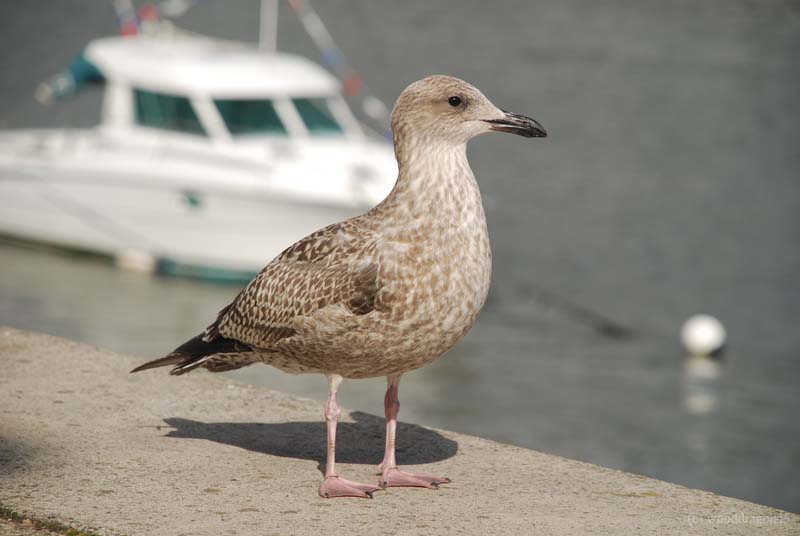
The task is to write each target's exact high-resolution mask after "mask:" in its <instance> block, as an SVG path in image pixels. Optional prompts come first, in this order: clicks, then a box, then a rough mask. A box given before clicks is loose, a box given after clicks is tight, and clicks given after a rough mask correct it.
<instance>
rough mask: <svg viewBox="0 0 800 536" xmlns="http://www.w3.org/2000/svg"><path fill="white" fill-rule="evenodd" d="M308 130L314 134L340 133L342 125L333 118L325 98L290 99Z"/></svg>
mask: <svg viewBox="0 0 800 536" xmlns="http://www.w3.org/2000/svg"><path fill="white" fill-rule="evenodd" d="M292 102H293V103H294V106H295V108H297V112H298V113H299V114H300V117H302V118H303V123H305V125H306V128H307V129H308V132H309V133H311V134H314V135H317V134H319V135H328V134H341V133H342V127H341V126H340V125H339V123H337V122H336V119H334V118H333V114H332V113H331V110H330V108H329V107H328V103H327V102H326V101H325V99H292Z"/></svg>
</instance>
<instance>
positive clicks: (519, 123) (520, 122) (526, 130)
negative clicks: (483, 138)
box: [486, 112, 547, 138]
mask: <svg viewBox="0 0 800 536" xmlns="http://www.w3.org/2000/svg"><path fill="white" fill-rule="evenodd" d="M505 113H506V116H505V117H504V118H503V119H491V120H487V121H486V122H487V123H489V124H490V125H491V127H490V128H491V129H492V130H494V131H496V132H508V133H511V134H517V135H519V136H524V137H526V138H546V137H547V131H546V130H545V129H544V127H543V126H542V125H541V124H539V122H538V121H537V120H535V119H531V118H530V117H526V116H524V115H518V114H513V113H511V112H505Z"/></svg>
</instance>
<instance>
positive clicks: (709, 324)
mask: <svg viewBox="0 0 800 536" xmlns="http://www.w3.org/2000/svg"><path fill="white" fill-rule="evenodd" d="M725 338H726V333H725V328H724V327H723V325H722V323H721V322H720V321H719V320H717V319H716V318H714V317H713V316H710V315H695V316H693V317H691V318H689V319H688V320H687V321H686V322H685V323H684V324H683V328H681V341H682V342H683V345H684V346H685V347H686V349H687V350H688V351H689V353H690V354H692V355H696V356H708V355H711V354H713V353H714V352H717V351H719V350H720V349H722V347H723V346H725Z"/></svg>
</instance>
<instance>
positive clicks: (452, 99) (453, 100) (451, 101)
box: [447, 95, 461, 108]
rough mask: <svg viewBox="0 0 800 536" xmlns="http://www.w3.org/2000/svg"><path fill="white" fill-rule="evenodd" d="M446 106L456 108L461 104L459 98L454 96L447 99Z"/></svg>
mask: <svg viewBox="0 0 800 536" xmlns="http://www.w3.org/2000/svg"><path fill="white" fill-rule="evenodd" d="M447 102H448V104H450V106H452V107H453V108H455V107H456V106H458V105H460V104H461V97H456V96H455V95H454V96H452V97H450V98H449V99H447Z"/></svg>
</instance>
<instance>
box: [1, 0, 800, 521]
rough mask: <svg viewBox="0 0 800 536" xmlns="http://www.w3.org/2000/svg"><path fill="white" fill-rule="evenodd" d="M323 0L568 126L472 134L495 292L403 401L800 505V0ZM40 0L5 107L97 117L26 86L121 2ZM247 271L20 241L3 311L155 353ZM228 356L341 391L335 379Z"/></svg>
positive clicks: (248, 20) (475, 425)
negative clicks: (108, 256)
mask: <svg viewBox="0 0 800 536" xmlns="http://www.w3.org/2000/svg"><path fill="white" fill-rule="evenodd" d="M317 4H319V5H318V6H317V8H318V10H319V12H320V15H321V16H322V17H323V19H324V20H325V22H326V23H327V24H328V26H329V29H330V31H331V32H332V33H333V35H334V36H335V37H336V38H337V40H338V41H339V43H340V45H341V47H342V49H343V50H344V52H345V53H346V54H347V56H348V57H349V58H350V60H351V61H352V63H353V65H354V66H356V67H357V68H358V69H359V71H360V73H361V75H362V76H363V77H364V78H365V79H366V80H367V82H368V83H369V84H370V86H371V87H372V88H373V90H374V91H375V92H376V93H377V94H378V95H380V96H381V97H382V98H384V99H385V100H386V101H387V102H391V101H392V100H393V99H394V98H395V97H396V95H397V93H398V92H399V91H400V90H401V89H402V87H404V86H405V85H406V84H407V83H409V82H411V81H413V80H415V79H417V78H419V77H421V76H424V75H426V74H430V73H435V72H442V73H450V74H454V75H457V76H461V77H463V78H466V79H468V80H470V81H472V82H474V83H475V84H476V85H477V86H479V87H480V88H481V89H483V90H484V92H485V93H486V94H487V95H488V96H489V97H490V98H492V99H493V100H494V101H495V102H496V103H497V104H498V105H500V106H501V107H503V108H505V109H509V110H513V111H517V112H520V113H526V114H528V115H531V116H533V117H536V118H537V119H539V120H540V121H541V122H542V123H543V124H544V125H545V127H546V128H547V129H548V132H549V133H550V137H549V138H547V139H546V140H533V141H531V140H525V139H522V138H517V137H512V136H500V135H494V136H487V137H484V138H481V139H479V140H476V141H475V142H473V144H472V145H471V147H470V158H471V162H472V166H473V169H474V170H475V173H476V175H477V176H478V179H479V182H480V183H481V187H482V190H483V193H484V199H485V204H486V209H487V217H488V220H489V225H490V233H491V237H492V246H493V251H494V257H495V261H494V262H495V264H494V279H493V288H492V293H491V296H490V301H489V303H488V305H487V307H486V309H485V311H484V313H483V315H482V316H481V318H480V320H479V322H478V325H477V326H476V327H475V328H474V329H473V331H472V332H471V333H470V334H469V335H468V336H467V337H466V339H465V340H464V341H463V342H462V343H461V344H460V345H459V346H458V347H457V348H456V349H455V350H453V351H452V352H451V353H450V354H448V355H447V356H446V357H445V358H443V359H441V360H439V361H437V362H435V363H434V364H433V365H431V366H429V367H427V368H425V369H422V370H419V371H416V372H413V373H410V374H408V375H407V376H406V377H405V378H404V380H403V384H402V386H401V391H400V394H401V401H402V404H403V406H402V413H401V418H402V419H404V420H408V421H414V422H419V423H424V424H428V425H433V426H440V427H444V428H448V429H453V430H458V431H463V432H469V433H472V434H477V435H481V436H486V437H491V438H494V439H498V440H500V441H505V442H510V443H514V444H518V445H523V446H526V447H531V448H535V449H538V450H543V451H547V452H553V453H557V454H560V455H563V456H568V457H573V458H579V459H583V460H588V461H592V462H595V463H599V464H602V465H606V466H610V467H617V468H621V469H625V470H628V471H633V472H637V473H643V474H647V475H650V476H654V477H658V478H662V479H665V480H669V481H673V482H679V483H681V484H685V485H688V486H692V487H699V488H703V489H708V490H712V491H716V492H718V493H722V494H725V495H732V496H736V497H741V498H745V499H749V500H753V501H756V502H761V503H767V504H771V505H775V506H779V507H782V508H785V509H789V510H793V511H798V510H800V485H798V484H799V483H800V424H798V423H799V422H800V421H799V420H798V419H797V416H796V413H797V410H798V408H800V381H799V380H800V328H798V320H800V286H799V285H798V283H797V279H798V273H800V246H798V244H800V186H799V185H798V176H799V174H798V171H800V151H798V139H800V121H798V119H800V114H799V113H798V107H799V106H800V104H798V103H799V102H800V101H798V99H797V95H798V94H800V74H799V73H798V70H797V65H798V60H799V59H800V11H799V10H798V9H797V7H796V4H791V3H788V2H787V3H786V4H783V3H781V2H771V3H769V4H768V5H767V4H766V3H764V4H761V3H739V2H728V1H726V2H704V3H700V4H698V3H692V2H679V1H670V2H655V1H652V2H637V3H633V4H630V3H627V2H614V1H600V2H590V1H585V2H579V1H566V2H558V3H553V2H497V3H495V2H466V3H464V2H456V1H452V2H437V3H430V4H428V3H413V4H412V3H405V2H359V3H352V2H344V1H343V0H342V1H335V2H334V1H326V2H317ZM36 6H38V7H35V6H33V4H31V3H3V4H2V5H1V6H0V21H2V22H0V26H2V29H3V31H2V32H0V41H2V44H3V47H2V50H3V52H2V53H0V69H2V71H3V72H4V73H7V74H8V73H14V76H3V77H2V80H0V98H2V101H3V102H4V103H6V106H3V107H0V127H2V128H16V127H26V126H51V125H74V126H85V125H90V124H92V123H94V122H96V121H97V118H98V114H99V104H98V103H99V93H98V92H97V91H92V90H90V91H88V92H86V93H85V94H82V95H79V96H78V97H76V98H75V99H73V100H71V101H69V102H66V103H64V104H62V105H59V106H57V107H55V108H52V109H42V108H40V107H39V106H38V105H37V104H36V103H35V102H34V101H33V99H32V96H31V95H32V89H33V87H35V85H36V83H38V82H39V81H41V80H43V79H44V78H46V77H47V76H49V75H51V74H53V73H54V72H56V71H57V70H58V69H60V68H61V67H63V66H64V65H66V64H67V63H68V62H69V60H70V59H71V57H72V55H73V54H74V53H76V52H77V51H78V50H79V49H80V48H81V46H82V45H83V44H84V43H85V42H86V41H87V40H88V39H90V38H91V37H93V36H95V35H97V33H98V32H106V33H112V32H113V31H114V20H113V15H112V14H111V12H110V9H109V10H105V9H104V8H103V7H101V6H100V5H98V4H97V3H95V2H58V3H36ZM255 9H256V7H255V5H254V3H253V2H244V1H242V2H219V3H215V2H207V3H201V4H200V6H199V7H197V8H196V9H195V10H194V11H192V12H190V13H189V14H188V15H186V16H185V17H183V18H182V19H179V20H178V22H179V23H180V24H183V25H184V26H187V27H189V28H191V29H194V30H198V31H204V32H210V33H213V34H215V35H219V36H223V37H234V38H254V36H255V35H256V27H255V22H254V21H255V20H256V18H255V17H254V15H253V14H254V13H255V12H256V11H255ZM281 31H282V33H281V35H280V41H279V44H280V46H281V47H282V48H284V49H287V50H291V51H295V52H299V53H303V54H307V55H309V56H311V57H314V58H316V57H317V55H316V52H315V50H314V48H313V46H312V45H311V44H310V43H309V41H308V40H307V38H306V37H305V36H304V35H303V32H302V30H301V28H300V27H299V25H298V24H297V22H296V21H294V20H292V18H291V15H290V14H289V12H288V9H284V10H283V12H282V14H281ZM9 104H11V105H10V106H9ZM267 260H268V259H265V261H267ZM237 292H238V288H237V287H234V286H214V285H210V284H204V283H199V282H193V281H183V280H175V279H163V278H157V277H149V276H145V275H141V274H134V273H126V272H120V271H117V270H115V269H114V268H113V267H111V266H108V265H106V264H103V263H100V262H97V261H93V260H89V259H83V258H75V257H65V256H62V255H54V254H52V253H48V252H42V251H37V250H32V249H28V248H22V247H17V246H12V245H3V246H0V322H1V323H4V324H10V325H13V326H18V327H22V328H27V329H34V330H40V331H45V332H48V333H53V334H57V335H63V336H66V337H69V338H72V339H76V340H82V341H87V342H90V343H93V344H96V345H100V346H103V347H106V348H111V349H114V350H117V351H120V352H128V353H133V354H138V355H141V356H142V357H143V358H145V357H157V356H160V355H162V354H164V353H165V352H166V351H168V350H170V349H172V348H173V347H174V346H176V344H177V343H179V342H181V341H182V340H184V339H186V338H188V337H190V336H191V335H193V334H195V333H196V332H197V331H198V330H199V329H200V328H202V327H203V326H205V325H206V323H208V321H209V320H210V319H212V318H213V317H214V314H215V313H216V311H217V310H218V309H219V308H221V307H222V306H223V305H225V304H226V303H227V302H228V300H230V299H231V298H232V297H233V296H234V295H235V294H236V293H237ZM697 312H708V313H711V314H714V315H716V316H718V317H719V318H720V319H721V320H722V321H723V322H724V323H725V325H726V327H727V329H728V332H729V334H730V344H729V351H728V353H727V355H726V357H725V359H724V360H723V362H722V364H721V365H720V366H719V367H718V370H712V371H711V372H713V374H708V368H705V369H703V368H702V367H700V368H699V369H698V368H697V367H691V368H686V366H685V360H684V358H683V355H682V351H681V348H680V346H679V344H678V341H677V332H678V330H679V328H680V325H681V323H682V322H683V320H684V319H685V318H687V317H688V316H689V315H691V314H694V313H697ZM42 358H43V359H57V358H58V356H42ZM698 370H700V372H697V371H698ZM233 376H235V377H237V378H240V379H242V380H244V381H249V382H254V383H258V384H261V385H266V386H269V387H274V388H279V389H282V390H285V391H291V392H294V393H298V394H302V395H307V396H311V397H314V398H318V399H320V398H323V397H324V394H325V382H324V379H323V378H321V377H317V376H289V375H285V374H282V373H280V372H277V371H275V370H272V369H270V368H268V367H261V366H260V367H250V368H248V369H244V370H243V371H239V372H236V373H233ZM714 376H716V379H714ZM687 378H688V379H687ZM175 381H191V377H184V378H180V379H176V380H175ZM383 387H384V384H383V381H382V380H380V379H376V380H369V381H351V382H346V383H345V385H344V386H343V388H342V391H341V396H342V400H343V402H344V404H345V405H346V406H348V407H350V408H357V409H360V410H364V411H368V412H372V413H381V411H382V397H383ZM264 411H265V412H266V411H269V408H265V409H264ZM321 415H322V409H321V408H320V416H321ZM401 441H402V439H401ZM379 457H380V453H376V461H377V460H378V458H379ZM401 461H402V460H401Z"/></svg>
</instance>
